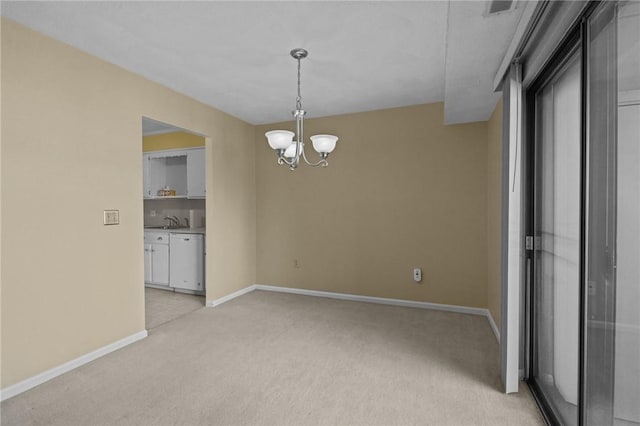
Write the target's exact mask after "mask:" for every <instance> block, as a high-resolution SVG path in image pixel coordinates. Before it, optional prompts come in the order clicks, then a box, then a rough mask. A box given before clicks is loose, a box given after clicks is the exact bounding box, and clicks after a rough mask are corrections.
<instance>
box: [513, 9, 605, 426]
mask: <svg viewBox="0 0 640 426" xmlns="http://www.w3.org/2000/svg"><path fill="white" fill-rule="evenodd" d="M600 3H602V2H600V1H597V2H591V3H590V4H589V6H588V7H586V8H585V10H584V11H583V13H582V16H581V17H580V18H579V19H578V20H577V22H576V24H574V26H573V27H572V28H571V29H569V31H568V32H567V33H566V35H565V37H564V39H563V40H562V41H561V43H560V44H559V47H558V48H557V49H556V50H555V51H554V53H553V54H552V55H551V57H550V58H549V60H548V62H547V63H546V64H545V66H544V67H543V69H542V71H541V72H540V73H539V75H538V76H537V77H536V78H535V79H533V80H532V82H531V84H529V85H527V87H525V88H523V92H524V96H523V97H524V102H523V109H524V111H523V113H524V121H523V123H524V145H525V146H524V154H525V157H526V158H525V159H524V162H523V164H524V170H523V172H524V190H525V195H524V206H523V207H524V231H525V235H526V236H531V242H530V244H531V245H530V246H527V247H526V250H525V253H526V254H525V258H526V260H525V261H526V265H527V266H526V270H525V275H526V281H525V285H526V288H525V336H524V342H523V343H524V345H525V354H526V356H525V360H524V366H525V373H524V379H525V381H526V383H527V385H528V386H529V388H530V390H531V393H532V394H533V397H534V399H535V400H536V403H537V404H538V406H539V407H540V409H541V411H542V414H543V416H544V418H545V421H546V422H547V423H548V424H551V425H556V424H557V425H559V424H561V421H560V418H559V416H558V414H557V413H556V412H555V410H554V409H553V407H552V405H551V404H550V403H549V401H548V400H547V398H546V396H545V394H544V393H543V391H542V389H541V388H540V387H539V386H538V385H537V384H536V383H535V381H533V380H532V379H533V375H534V368H535V360H536V356H535V351H536V347H535V336H536V332H537V330H536V329H535V321H534V315H535V311H534V306H533V300H534V291H535V288H534V287H533V285H532V283H534V273H535V267H534V264H533V258H534V248H535V247H534V246H535V234H534V224H535V222H534V220H535V216H536V215H535V213H536V209H537V208H538V206H537V205H536V202H535V199H536V192H535V188H536V186H535V180H536V174H535V167H536V163H535V159H536V155H535V153H536V138H537V134H536V122H537V116H536V98H537V94H538V93H539V91H540V90H542V88H543V87H545V85H546V84H547V83H548V82H549V81H551V80H552V79H553V78H554V77H555V76H556V74H557V73H558V72H559V71H560V70H561V69H562V68H563V66H564V65H565V64H566V62H567V61H568V60H569V59H570V58H571V55H572V54H574V53H576V50H579V51H580V62H581V65H580V68H581V82H580V87H581V99H580V107H581V111H580V162H579V164H580V194H579V199H580V213H579V215H580V216H579V229H580V232H579V239H580V241H579V265H578V270H579V302H578V312H579V318H578V327H579V329H578V330H577V331H578V407H577V414H578V419H577V424H578V425H584V424H585V417H586V406H585V401H586V378H587V376H586V373H587V372H586V352H585V348H586V338H587V327H586V325H587V322H586V314H587V306H586V303H587V285H586V220H587V217H586V215H587V190H588V188H587V184H588V181H587V177H588V157H587V152H588V151H587V149H588V145H587V144H588V118H589V115H588V114H589V103H588V102H589V87H588V86H589V74H588V64H589V63H588V60H589V52H588V50H589V38H588V36H589V34H588V18H589V17H590V16H591V15H592V14H593V13H594V11H596V10H597V8H598V7H599V6H600ZM529 247H530V248H529Z"/></svg>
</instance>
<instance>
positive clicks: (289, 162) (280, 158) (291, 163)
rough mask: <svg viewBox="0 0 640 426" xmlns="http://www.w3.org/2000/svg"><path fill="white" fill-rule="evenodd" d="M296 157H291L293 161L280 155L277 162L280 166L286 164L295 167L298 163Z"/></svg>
mask: <svg viewBox="0 0 640 426" xmlns="http://www.w3.org/2000/svg"><path fill="white" fill-rule="evenodd" d="M294 160H295V159H293V158H292V159H291V161H287V159H286V158H285V157H278V160H277V163H278V165H279V166H282V165H284V164H286V165H287V166H289V167H294V166H295V165H296V162H295V161H294Z"/></svg>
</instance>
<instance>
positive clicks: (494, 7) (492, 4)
mask: <svg viewBox="0 0 640 426" xmlns="http://www.w3.org/2000/svg"><path fill="white" fill-rule="evenodd" d="M516 3H517V0H493V1H489V2H487V11H486V12H485V16H491V15H497V14H498V13H503V12H510V11H512V10H513V9H515V8H516Z"/></svg>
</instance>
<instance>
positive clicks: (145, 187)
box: [142, 154, 151, 198]
mask: <svg viewBox="0 0 640 426" xmlns="http://www.w3.org/2000/svg"><path fill="white" fill-rule="evenodd" d="M142 197H143V198H149V197H151V177H150V175H149V154H142Z"/></svg>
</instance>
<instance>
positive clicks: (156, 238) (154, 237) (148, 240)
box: [144, 231, 169, 244]
mask: <svg viewBox="0 0 640 426" xmlns="http://www.w3.org/2000/svg"><path fill="white" fill-rule="evenodd" d="M144 242H145V244H169V233H168V232H158V231H144Z"/></svg>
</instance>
